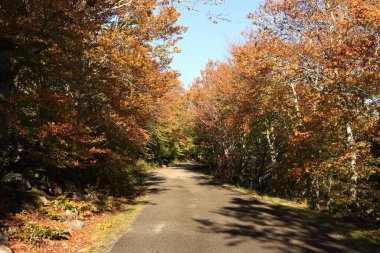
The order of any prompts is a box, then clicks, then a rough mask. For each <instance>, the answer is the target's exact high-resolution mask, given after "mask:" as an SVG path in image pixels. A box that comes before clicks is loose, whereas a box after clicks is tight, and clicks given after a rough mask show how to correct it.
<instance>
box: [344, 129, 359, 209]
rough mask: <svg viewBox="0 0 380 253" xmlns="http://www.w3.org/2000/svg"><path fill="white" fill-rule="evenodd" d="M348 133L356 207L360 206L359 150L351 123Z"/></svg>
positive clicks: (352, 187)
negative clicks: (358, 188)
mask: <svg viewBox="0 0 380 253" xmlns="http://www.w3.org/2000/svg"><path fill="white" fill-rule="evenodd" d="M346 131H347V144H348V148H349V150H350V152H351V161H350V169H351V186H350V192H351V197H352V200H353V202H354V204H355V205H356V206H358V202H357V186H358V172H357V166H356V163H357V150H356V146H355V138H354V133H353V131H352V126H351V123H350V122H348V123H347V124H346Z"/></svg>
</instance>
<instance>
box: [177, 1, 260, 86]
mask: <svg viewBox="0 0 380 253" xmlns="http://www.w3.org/2000/svg"><path fill="white" fill-rule="evenodd" d="M262 2H263V1H261V0H227V2H226V3H224V4H222V5H220V6H207V5H198V6H196V9H197V10H198V12H197V11H187V10H181V9H180V11H181V13H182V16H181V17H180V19H179V24H180V25H184V26H187V27H188V31H187V32H186V33H185V34H184V36H183V37H184V38H183V40H182V41H180V42H179V43H178V44H177V46H178V47H179V48H180V49H181V50H182V52H181V53H179V54H177V55H175V56H174V59H173V62H172V64H171V66H172V68H173V69H176V70H178V71H179V72H180V73H181V77H180V80H181V82H182V85H183V86H184V87H188V86H189V85H190V84H191V83H192V81H193V80H194V78H196V77H197V76H198V75H199V73H200V70H201V69H203V67H204V66H205V65H206V63H207V61H208V59H213V60H223V59H225V58H226V56H228V49H229V45H231V44H235V43H240V42H242V41H243V36H242V35H241V32H242V31H245V30H247V29H249V28H252V25H251V23H250V20H248V19H247V15H248V14H249V12H252V11H255V10H256V9H257V8H258V7H259V5H260V3H262ZM208 12H211V13H215V14H220V13H222V14H225V17H226V18H228V19H230V20H231V21H230V22H226V21H220V22H219V23H218V24H213V23H212V22H211V21H210V20H209V19H208V18H207V15H205V14H204V13H208Z"/></svg>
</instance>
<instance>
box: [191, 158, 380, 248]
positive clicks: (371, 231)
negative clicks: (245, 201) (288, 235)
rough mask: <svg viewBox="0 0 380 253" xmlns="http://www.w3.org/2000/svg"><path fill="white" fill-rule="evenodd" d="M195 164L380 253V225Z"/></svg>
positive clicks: (271, 202)
mask: <svg viewBox="0 0 380 253" xmlns="http://www.w3.org/2000/svg"><path fill="white" fill-rule="evenodd" d="M195 166H196V167H198V170H197V171H198V172H200V173H201V174H202V175H203V176H204V177H205V178H207V179H208V180H210V181H212V182H215V183H217V184H220V185H223V186H224V187H226V188H229V189H232V190H237V191H239V192H242V193H245V194H249V195H251V196H252V197H254V198H256V199H259V200H261V201H263V202H265V203H268V204H271V205H278V206H283V207H286V208H288V209H289V210H291V211H293V212H296V213H298V214H300V215H302V216H304V217H306V218H307V219H308V220H310V221H312V222H314V223H315V224H318V225H319V226H321V227H325V228H328V229H329V230H331V231H334V232H335V233H337V234H338V235H339V236H338V237H339V238H338V239H339V240H344V241H348V242H350V243H351V244H353V245H355V246H356V247H357V249H358V250H360V252H369V253H380V227H379V226H376V225H375V224H369V223H367V222H359V221H355V220H354V218H352V217H344V216H341V215H339V214H330V213H326V212H322V211H317V210H311V209H309V206H308V204H307V203H306V201H294V200H288V199H283V198H278V197H272V196H268V195H265V194H260V193H258V192H256V191H254V190H252V189H247V188H244V187H240V186H236V185H231V184H224V183H223V182H221V181H220V180H218V179H217V178H216V177H215V176H213V175H212V174H211V173H210V171H207V170H203V169H202V167H201V166H199V165H195Z"/></svg>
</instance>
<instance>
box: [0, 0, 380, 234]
mask: <svg viewBox="0 0 380 253" xmlns="http://www.w3.org/2000/svg"><path fill="white" fill-rule="evenodd" d="M178 4H181V1H174V2H172V1H160V0H103V1H100V0H81V1H78V0H59V1H51V0H43V1H40V0H13V1H8V0H1V1H0V179H1V182H0V188H1V189H0V190H1V191H0V208H1V210H0V220H1V221H4V220H7V219H11V218H12V217H14V215H16V216H17V214H18V213H20V212H23V211H22V210H25V209H28V210H29V209H33V208H34V209H35V208H38V207H37V206H38V205H40V204H41V203H40V202H41V196H43V198H42V202H45V200H46V198H47V199H48V200H49V201H50V202H51V203H55V207H54V208H57V206H61V207H62V206H64V205H69V204H71V205H74V204H73V203H77V202H75V201H73V202H67V201H71V200H67V199H71V198H72V197H73V195H72V194H73V193H74V195H75V192H78V194H79V193H80V192H82V193H88V194H89V195H90V194H91V192H96V194H98V193H102V194H104V195H106V196H113V197H122V196H128V197H130V196H132V195H133V194H135V189H134V186H135V185H136V183H139V182H140V181H141V180H143V177H144V175H143V174H144V171H145V169H144V168H143V167H144V166H145V167H147V165H146V164H153V166H158V165H168V164H170V163H172V162H174V161H179V160H184V159H189V160H196V161H198V162H200V163H202V164H203V165H204V167H205V169H206V170H207V171H208V172H209V173H211V174H213V175H214V176H215V177H216V178H218V179H219V180H220V181H222V182H225V183H230V184H234V185H239V186H242V187H245V188H248V189H253V190H255V191H258V192H260V193H264V194H268V195H270V196H279V197H283V198H287V199H293V200H305V201H307V203H308V204H309V207H310V208H311V209H317V210H321V211H326V212H330V213H344V214H346V215H350V216H352V217H356V218H358V219H365V220H370V221H371V222H375V223H376V222H380V115H379V110H380V2H378V1H377V0H266V1H265V2H263V4H262V6H261V7H260V9H259V10H258V11H257V12H254V13H251V14H250V15H249V17H248V18H249V19H250V20H251V24H252V25H251V27H250V31H247V32H245V34H244V37H245V41H244V42H243V43H241V44H236V45H231V48H230V52H229V57H228V58H227V59H226V60H224V61H214V60H210V61H209V63H208V64H207V65H206V66H205V67H204V69H203V70H202V71H201V74H200V76H199V77H198V78H196V79H195V80H194V82H193V84H192V85H191V86H190V88H189V89H188V90H186V89H185V88H183V87H182V86H181V83H180V81H179V79H178V77H179V75H180V73H179V72H178V71H176V70H173V69H172V68H171V67H170V62H171V60H172V58H173V56H174V55H175V54H176V53H178V52H179V49H178V48H177V47H176V43H177V42H178V41H179V40H180V39H181V37H182V36H185V32H186V27H184V26H181V25H178V24H177V19H178V18H179V15H180V13H179V11H178V10H177V9H176V6H177V5H178ZM73 189H75V190H73ZM63 196H64V197H63ZM78 196H79V197H80V195H78ZM74 197H75V196H74ZM65 199H66V200H65ZM65 201H66V202H65ZM14 203H17V204H14ZM31 203H32V204H31ZM94 203H97V202H96V201H94V202H91V206H89V207H84V208H83V210H84V211H83V213H84V212H85V211H89V212H94V213H96V212H98V211H99V210H98V209H97V208H99V207H97V206H92V204H94ZM94 205H95V204H94ZM75 208H76V207H74V208H73V209H75ZM81 208H82V207H81ZM86 208H87V209H86ZM95 209H96V210H95ZM54 210H56V209H54ZM75 210H77V209H75ZM81 210H82V209H81ZM94 210H95V211H94ZM57 212H58V211H57ZM77 215H79V211H78V213H77ZM23 228H24V230H27V229H32V230H33V229H34V230H36V229H37V227H36V226H34V227H32V228H30V226H29V227H27V225H24V227H23ZM45 228H46V227H45ZM2 231H3V230H2V229H1V227H0V232H2ZM46 231H47V230H46V229H45V232H44V233H42V234H41V236H40V237H43V238H45V239H46V238H49V239H51V238H53V237H55V236H57V234H54V233H52V232H46ZM37 234H38V233H37ZM46 234H48V235H46ZM13 236H15V238H18V239H20V238H23V239H27V240H29V241H30V240H32V239H33V238H28V236H25V235H20V234H17V233H16V234H13ZM59 236H63V235H61V234H58V237H59ZM33 240H34V239H33Z"/></svg>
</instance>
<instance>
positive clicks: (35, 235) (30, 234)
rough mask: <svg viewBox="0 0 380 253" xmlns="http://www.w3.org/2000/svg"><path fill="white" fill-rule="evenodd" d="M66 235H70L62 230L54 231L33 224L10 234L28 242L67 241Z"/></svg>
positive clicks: (47, 227)
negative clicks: (45, 240) (43, 240)
mask: <svg viewBox="0 0 380 253" xmlns="http://www.w3.org/2000/svg"><path fill="white" fill-rule="evenodd" d="M68 235H70V233H69V232H68V231H64V230H62V229H54V228H51V227H49V226H41V225H34V224H26V225H24V226H22V227H21V228H20V229H19V230H17V231H15V232H14V233H13V234H12V236H15V237H17V238H20V239H21V240H26V241H30V242H36V241H38V240H40V239H42V238H44V239H49V240H67V236H68Z"/></svg>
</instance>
